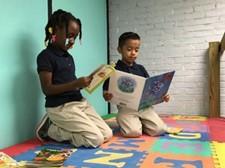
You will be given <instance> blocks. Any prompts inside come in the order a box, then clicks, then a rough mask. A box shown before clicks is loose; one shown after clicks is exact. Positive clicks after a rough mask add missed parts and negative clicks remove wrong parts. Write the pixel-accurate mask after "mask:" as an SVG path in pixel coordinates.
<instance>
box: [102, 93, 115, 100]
mask: <svg viewBox="0 0 225 168" xmlns="http://www.w3.org/2000/svg"><path fill="white" fill-rule="evenodd" d="M103 97H104V99H105V101H109V100H111V99H112V97H113V95H112V93H109V92H107V91H104V92H103Z"/></svg>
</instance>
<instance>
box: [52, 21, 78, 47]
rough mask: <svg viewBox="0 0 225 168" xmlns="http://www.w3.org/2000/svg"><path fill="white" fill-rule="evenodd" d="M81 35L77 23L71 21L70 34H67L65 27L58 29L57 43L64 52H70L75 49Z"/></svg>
mask: <svg viewBox="0 0 225 168" xmlns="http://www.w3.org/2000/svg"><path fill="white" fill-rule="evenodd" d="M79 33H80V27H79V25H78V24H77V23H76V22H75V21H70V22H69V25H68V33H67V34H66V30H65V27H64V28H61V29H60V28H58V29H56V33H55V35H56V43H57V45H58V46H59V47H60V48H62V49H63V50H68V49H70V48H72V47H73V45H74V43H75V40H76V37H77V36H78V34H79Z"/></svg>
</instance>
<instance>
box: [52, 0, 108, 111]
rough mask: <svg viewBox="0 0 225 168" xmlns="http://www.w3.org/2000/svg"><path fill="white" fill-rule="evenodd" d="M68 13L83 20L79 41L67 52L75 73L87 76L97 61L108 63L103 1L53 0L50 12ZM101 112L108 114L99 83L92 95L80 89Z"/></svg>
mask: <svg viewBox="0 0 225 168" xmlns="http://www.w3.org/2000/svg"><path fill="white" fill-rule="evenodd" d="M57 9H63V10H66V11H69V12H71V13H72V14H73V15H74V16H75V17H78V18H80V19H81V22H82V33H83V37H82V42H81V43H82V44H81V45H80V43H79V40H78V39H77V41H76V44H75V46H74V48H73V49H72V50H70V53H71V54H72V55H73V56H74V60H75V64H76V69H77V76H78V77H79V76H83V75H89V74H90V72H91V71H93V70H94V69H95V68H97V67H98V66H99V65H100V64H106V63H107V18H106V0H82V1H81V0H66V1H65V0H53V11H54V10H57ZM83 95H84V96H85V97H86V98H87V99H88V100H89V101H90V102H91V104H92V105H93V106H94V107H95V109H96V111H97V112H98V113H99V114H100V115H105V114H107V104H106V103H105V101H104V99H103V97H102V86H100V87H98V88H97V90H96V91H95V92H93V93H92V94H91V95H89V94H88V93H86V92H85V91H84V92H83Z"/></svg>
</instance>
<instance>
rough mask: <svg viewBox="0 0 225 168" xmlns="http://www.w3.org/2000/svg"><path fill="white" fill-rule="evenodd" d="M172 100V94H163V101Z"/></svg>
mask: <svg viewBox="0 0 225 168" xmlns="http://www.w3.org/2000/svg"><path fill="white" fill-rule="evenodd" d="M169 100H170V95H168V94H167V95H165V96H163V101H165V102H168V101H169Z"/></svg>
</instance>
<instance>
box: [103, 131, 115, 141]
mask: <svg viewBox="0 0 225 168" xmlns="http://www.w3.org/2000/svg"><path fill="white" fill-rule="evenodd" d="M112 136H113V132H112V130H111V129H110V130H108V131H107V132H105V135H104V142H108V141H109V140H110V139H111V138H112Z"/></svg>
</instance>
